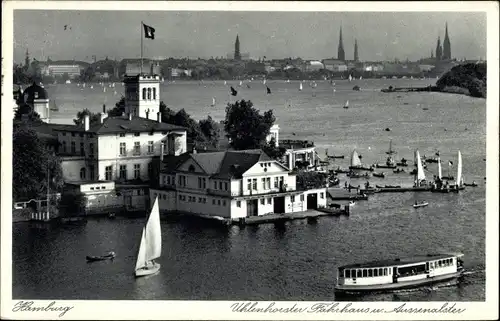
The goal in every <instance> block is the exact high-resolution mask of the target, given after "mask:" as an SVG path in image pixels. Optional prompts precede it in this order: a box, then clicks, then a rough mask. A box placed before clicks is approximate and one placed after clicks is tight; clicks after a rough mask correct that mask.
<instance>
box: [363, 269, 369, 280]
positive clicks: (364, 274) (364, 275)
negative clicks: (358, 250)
mask: <svg viewBox="0 0 500 321" xmlns="http://www.w3.org/2000/svg"><path fill="white" fill-rule="evenodd" d="M367 276H368V272H367V271H366V269H363V277H364V278H366V277H367Z"/></svg>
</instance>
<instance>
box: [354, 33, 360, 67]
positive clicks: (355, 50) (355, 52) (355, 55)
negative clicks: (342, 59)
mask: <svg viewBox="0 0 500 321" xmlns="http://www.w3.org/2000/svg"><path fill="white" fill-rule="evenodd" d="M354 61H356V62H357V61H359V55H358V39H354Z"/></svg>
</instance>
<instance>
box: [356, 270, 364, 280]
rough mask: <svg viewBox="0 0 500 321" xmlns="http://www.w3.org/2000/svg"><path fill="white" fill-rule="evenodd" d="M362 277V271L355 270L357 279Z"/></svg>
mask: <svg viewBox="0 0 500 321" xmlns="http://www.w3.org/2000/svg"><path fill="white" fill-rule="evenodd" d="M362 275H363V271H362V270H356V276H357V277H358V278H360V277H361V276H362Z"/></svg>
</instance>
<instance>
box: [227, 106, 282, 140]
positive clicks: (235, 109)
mask: <svg viewBox="0 0 500 321" xmlns="http://www.w3.org/2000/svg"><path fill="white" fill-rule="evenodd" d="M275 120H276V118H275V117H274V115H273V111H272V110H268V111H266V112H264V114H263V115H261V114H260V112H259V110H257V109H256V108H254V107H253V104H252V102H251V101H250V100H248V101H245V100H241V101H236V102H235V103H234V104H228V105H227V107H226V119H225V122H224V130H225V131H226V133H227V136H228V137H229V138H230V139H231V146H232V147H233V148H234V149H237V150H243V149H256V148H262V146H263V145H265V144H266V137H267V135H269V130H270V129H271V126H272V125H273V124H274V121H275Z"/></svg>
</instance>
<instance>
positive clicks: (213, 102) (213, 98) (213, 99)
mask: <svg viewBox="0 0 500 321" xmlns="http://www.w3.org/2000/svg"><path fill="white" fill-rule="evenodd" d="M212 106H215V97H212Z"/></svg>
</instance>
